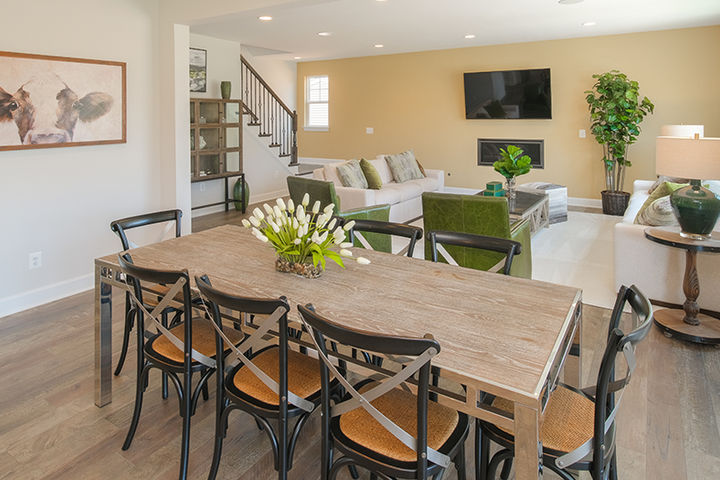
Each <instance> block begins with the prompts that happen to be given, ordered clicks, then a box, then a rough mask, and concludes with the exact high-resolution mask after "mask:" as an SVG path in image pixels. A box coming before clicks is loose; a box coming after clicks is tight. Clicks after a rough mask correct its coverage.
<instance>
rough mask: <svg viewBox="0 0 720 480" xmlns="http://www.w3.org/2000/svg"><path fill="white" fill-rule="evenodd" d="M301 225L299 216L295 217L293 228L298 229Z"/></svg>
mask: <svg viewBox="0 0 720 480" xmlns="http://www.w3.org/2000/svg"><path fill="white" fill-rule="evenodd" d="M299 226H300V224H299V223H298V220H297V218H293V221H292V228H293V230H297V229H298V227H299Z"/></svg>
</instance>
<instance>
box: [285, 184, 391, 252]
mask: <svg viewBox="0 0 720 480" xmlns="http://www.w3.org/2000/svg"><path fill="white" fill-rule="evenodd" d="M287 186H288V191H289V192H290V198H292V201H293V202H295V204H297V205H299V204H300V202H301V201H302V198H303V196H304V195H305V194H306V193H307V194H309V195H310V199H311V202H313V203H314V202H315V201H316V200H320V209H324V208H325V206H327V205H329V204H331V203H332V204H334V205H335V215H337V216H338V217H342V218H344V219H347V220H381V221H384V222H387V221H389V220H390V205H387V204H382V205H372V206H370V207H359V208H353V209H352V210H346V211H344V212H343V211H341V210H340V198H338V196H337V194H336V193H335V184H333V182H326V181H324V180H315V179H313V178H302V177H295V176H288V177H287ZM363 236H364V237H365V239H366V240H367V241H368V243H369V244H370V245H371V246H372V247H373V249H374V250H376V251H378V252H390V251H391V250H392V244H391V242H392V239H391V238H390V237H389V236H388V235H382V234H379V233H367V234H364V235H363ZM355 243H356V246H360V244H359V242H358V241H357V240H356V241H355Z"/></svg>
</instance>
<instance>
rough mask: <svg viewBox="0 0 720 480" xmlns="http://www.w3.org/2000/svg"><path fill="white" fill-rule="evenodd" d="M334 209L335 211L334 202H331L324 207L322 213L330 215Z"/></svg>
mask: <svg viewBox="0 0 720 480" xmlns="http://www.w3.org/2000/svg"><path fill="white" fill-rule="evenodd" d="M334 211H335V204H334V203H331V204H329V205H328V206H327V207H325V210H323V213H324V214H325V215H327V216H332V214H333V212H334Z"/></svg>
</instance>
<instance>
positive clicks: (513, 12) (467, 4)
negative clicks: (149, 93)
mask: <svg viewBox="0 0 720 480" xmlns="http://www.w3.org/2000/svg"><path fill="white" fill-rule="evenodd" d="M271 3H277V2H272V1H268V2H267V4H268V5H269V4H271ZM260 15H271V16H272V17H273V20H272V21H270V22H262V21H260V20H258V16H260ZM585 22H596V25H594V26H583V23H585ZM717 24H720V0H584V1H582V2H581V3H576V4H571V5H561V4H559V3H558V0H385V1H377V0H298V1H292V2H288V3H285V4H283V5H279V6H278V5H275V6H268V7H267V8H260V9H257V10H252V11H245V12H242V13H239V14H237V15H226V16H224V17H221V18H215V19H212V20H204V21H203V23H202V24H194V25H192V26H191V31H192V32H193V33H199V34H203V35H208V36H212V37H217V38H224V39H227V40H234V41H237V42H240V43H241V44H243V45H248V46H256V47H262V48H263V49H269V50H275V51H278V53H277V54H279V55H282V56H283V57H285V58H287V59H293V57H296V56H298V57H302V60H301V61H306V60H320V59H330V58H345V57H358V56H367V55H383V54H390V53H401V52H414V51H423V50H436V49H445V48H457V47H469V46H477V45H492V44H504V43H516V42H529V41H537V40H550V39H558V38H572V37H587V36H596V35H608V34H616V33H628V32H642V31H650V30H665V29H671V28H685V27H695V26H704V25H717ZM318 32H331V33H332V35H331V36H329V37H320V36H318V35H317V33H318ZM467 34H474V35H475V36H476V37H475V38H474V39H465V38H464V37H465V35H467ZM375 44H383V45H384V48H375V47H374V45H375ZM707 47H709V46H708V45H705V46H702V45H699V46H698V48H707ZM716 47H717V45H716V46H715V47H713V48H716Z"/></svg>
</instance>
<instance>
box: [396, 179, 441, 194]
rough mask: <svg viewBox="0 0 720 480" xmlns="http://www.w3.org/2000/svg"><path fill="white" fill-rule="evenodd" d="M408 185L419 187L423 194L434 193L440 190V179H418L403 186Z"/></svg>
mask: <svg viewBox="0 0 720 480" xmlns="http://www.w3.org/2000/svg"><path fill="white" fill-rule="evenodd" d="M408 183H410V184H413V185H417V186H418V187H420V190H421V191H423V192H434V191H435V190H438V189H439V188H440V179H439V178H437V177H425V178H418V179H416V180H409V181H407V182H405V183H404V184H403V185H405V184H408Z"/></svg>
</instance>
